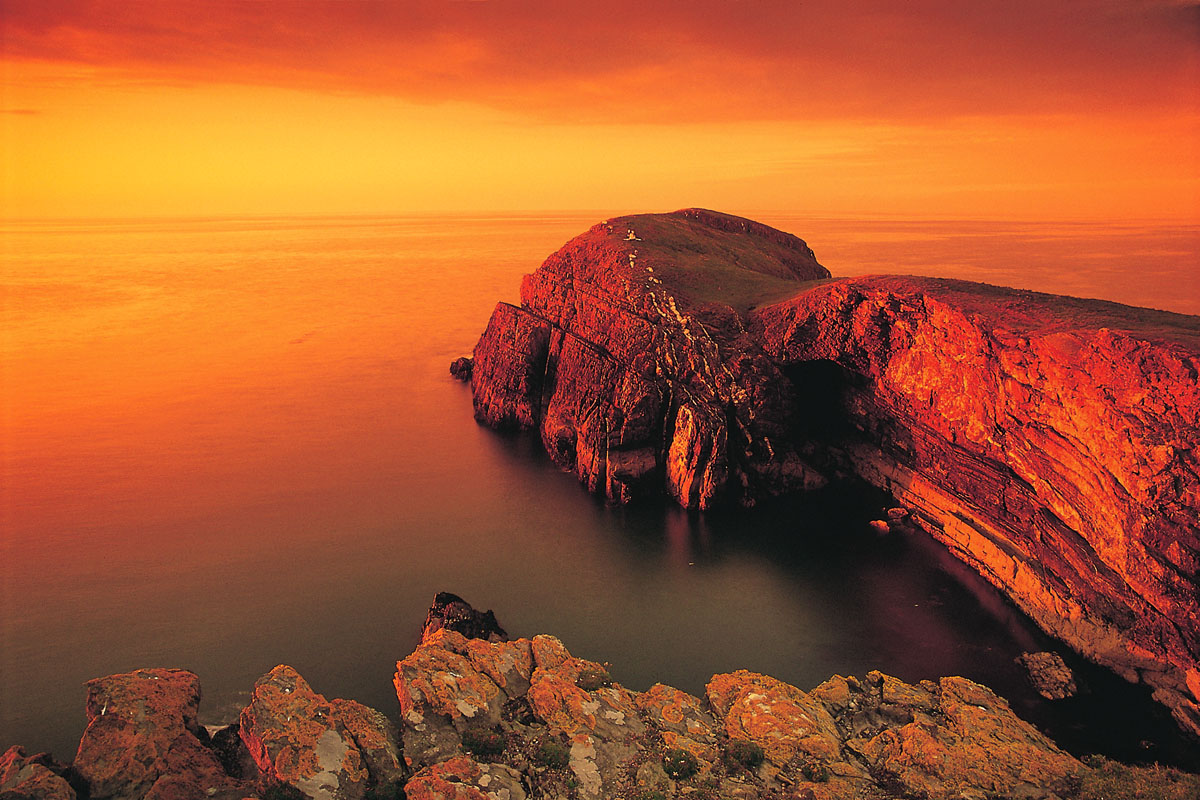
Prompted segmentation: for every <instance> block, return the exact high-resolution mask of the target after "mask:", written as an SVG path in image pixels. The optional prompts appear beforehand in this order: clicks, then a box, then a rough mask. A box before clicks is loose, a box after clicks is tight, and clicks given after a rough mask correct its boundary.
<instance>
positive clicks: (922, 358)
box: [471, 209, 1200, 735]
mask: <svg viewBox="0 0 1200 800" xmlns="http://www.w3.org/2000/svg"><path fill="white" fill-rule="evenodd" d="M827 277H828V272H827V271H826V270H825V269H824V268H823V267H821V266H820V265H819V264H817V262H816V260H815V258H814V257H813V255H812V251H811V250H810V249H809V248H808V247H807V245H805V244H804V243H803V242H801V241H800V240H799V239H796V238H795V237H791V236H789V235H788V234H784V233H782V232H779V231H774V230H773V229H770V228H767V227H766V226H763V225H761V224H759V223H754V222H751V221H749V220H741V219H739V218H736V217H730V216H728V215H723V214H716V213H714V212H708V211H701V210H694V209H693V210H687V211H681V212H676V213H673V214H663V215H639V216H631V217H622V218H618V219H614V220H609V221H607V222H605V223H602V224H600V225H597V226H595V227H593V228H592V229H591V230H589V231H587V232H586V233H584V234H582V235H581V236H579V237H577V238H576V239H574V240H572V241H571V242H569V243H568V244H567V245H566V246H564V247H563V248H562V249H561V250H559V251H558V252H557V253H555V254H553V255H552V256H550V258H548V259H547V260H546V262H545V263H544V264H543V265H542V267H541V268H539V269H538V270H537V271H536V272H534V273H533V274H532V275H528V276H526V278H525V280H524V281H523V283H522V287H521V306H520V307H516V306H511V305H507V304H500V305H499V306H497V308H496V311H495V312H494V314H493V316H492V318H491V320H490V321H489V323H488V326H487V329H486V331H485V332H484V334H483V336H482V337H481V338H480V340H479V343H478V344H477V345H476V347H475V352H474V365H473V366H474V370H473V375H472V378H471V381H472V389H473V395H474V404H475V413H476V418H477V419H479V420H480V421H481V422H484V423H486V424H488V425H491V426H494V427H516V428H524V429H533V430H536V431H537V432H538V434H539V435H540V437H541V439H542V441H543V443H544V445H545V448H546V450H547V452H548V453H549V454H550V455H551V457H552V458H553V459H554V460H555V461H557V462H558V463H559V464H560V465H562V466H563V467H564V468H565V469H568V470H571V471H573V472H574V473H575V474H576V475H578V477H579V478H580V480H581V481H582V482H583V483H584V485H585V486H587V487H588V489H590V490H592V491H595V492H598V493H601V494H603V495H604V496H606V497H607V498H609V499H610V500H612V501H614V502H626V501H629V500H631V499H633V498H635V497H637V496H638V495H640V494H649V493H657V492H664V491H665V492H666V493H667V494H669V495H670V496H672V497H673V498H674V499H675V500H676V501H677V502H679V503H680V504H682V505H685V506H689V507H695V508H700V509H705V508H709V507H712V506H713V505H716V504H718V503H721V502H727V503H742V504H746V505H749V504H753V503H754V501H755V500H756V499H758V498H761V497H764V496H769V495H773V494H779V493H782V492H790V491H795V490H803V489H809V488H813V487H817V486H820V485H821V484H823V483H824V482H825V481H827V480H829V479H831V478H836V477H837V476H839V475H844V474H847V473H853V474H857V475H858V476H860V477H862V478H865V479H866V480H868V481H869V482H871V483H874V484H875V485H877V486H880V487H882V488H884V489H886V490H888V491H890V492H892V493H893V494H894V495H895V496H896V497H897V498H898V499H899V500H900V502H901V503H902V504H903V505H905V506H907V507H908V508H910V509H912V515H911V519H912V521H914V522H916V523H917V524H919V525H921V526H922V527H923V528H925V529H926V530H928V531H929V532H930V533H932V534H933V535H934V536H935V537H936V538H938V539H939V540H940V541H942V542H943V543H944V544H945V545H946V546H947V547H948V548H949V549H950V550H951V551H952V552H953V553H954V554H955V555H956V556H958V557H959V558H960V559H962V560H963V561H965V562H966V563H968V564H970V565H971V566H973V567H974V568H975V569H977V570H978V571H979V572H980V573H981V574H982V575H984V576H985V577H986V578H987V579H988V580H989V581H991V582H992V583H993V584H995V585H996V586H998V587H999V588H1000V589H1002V590H1003V591H1004V592H1005V593H1006V594H1007V595H1008V596H1009V597H1011V598H1012V599H1013V600H1014V601H1015V602H1016V603H1017V604H1018V605H1019V606H1020V607H1021V608H1022V609H1024V610H1025V611H1026V612H1027V613H1028V614H1029V615H1030V616H1031V617H1032V618H1033V619H1034V620H1036V621H1037V622H1038V623H1039V624H1040V625H1041V626H1042V627H1043V628H1045V629H1046V630H1047V631H1049V632H1051V633H1052V634H1054V635H1056V636H1058V637H1059V638H1061V639H1062V640H1063V641H1065V642H1067V643H1068V644H1070V645H1071V646H1072V647H1074V648H1075V649H1076V650H1078V651H1079V652H1081V653H1083V654H1084V655H1086V656H1088V657H1090V658H1092V659H1093V660H1095V661H1097V662H1099V663H1102V664H1105V665H1107V666H1109V667H1112V668H1114V669H1116V670H1117V671H1118V672H1119V673H1120V674H1122V675H1124V676H1125V677H1126V678H1128V679H1129V680H1132V681H1144V682H1145V683H1147V684H1149V685H1150V686H1152V687H1154V689H1155V693H1156V697H1157V698H1158V699H1159V700H1160V701H1162V702H1163V703H1164V704H1166V705H1167V706H1169V707H1170V708H1171V709H1172V712H1173V713H1174V715H1175V717H1176V719H1177V720H1178V721H1179V723H1180V725H1181V726H1183V727H1184V728H1185V729H1187V730H1189V731H1191V732H1193V733H1195V734H1197V735H1200V599H1198V598H1200V577H1198V576H1200V380H1198V377H1197V376H1198V375H1200V319H1198V318H1196V317H1188V316H1184V315H1178V314H1169V313H1165V312H1155V311H1150V310H1147V309H1134V308H1130V307H1127V306H1121V305H1118V304H1114V303H1106V302H1101V301H1088V300H1078V299H1075V298H1066V297H1056V296H1050V295H1042V294H1037V293H1034V292H1026V291H1017V290H1009V289H1001V288H997V287H992V286H987V285H983V284H970V283H965V282H961V281H947V280H934V279H922V278H908V277H885V278H879V277H868V278H854V279H843V280H838V281H831V280H827Z"/></svg>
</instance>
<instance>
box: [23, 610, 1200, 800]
mask: <svg viewBox="0 0 1200 800" xmlns="http://www.w3.org/2000/svg"><path fill="white" fill-rule="evenodd" d="M395 683H396V689H397V698H398V699H399V701H400V704H401V709H402V710H403V711H404V717H403V725H402V728H403V737H404V741H405V746H406V747H407V746H408V742H409V741H410V738H411V735H412V734H414V732H419V731H421V730H424V731H425V733H423V734H421V735H420V736H417V737H416V739H415V740H417V741H419V740H421V736H424V737H425V738H424V741H425V742H426V743H429V742H432V741H433V739H434V738H435V737H434V734H433V733H431V731H437V732H438V733H437V735H438V736H441V737H442V738H441V739H440V741H439V742H437V746H436V747H424V748H419V747H418V748H414V749H413V750H412V751H411V752H410V753H409V754H407V755H406V759H407V760H410V761H411V763H412V765H413V767H414V770H413V771H412V772H411V773H410V772H409V771H408V770H406V769H405V768H404V766H403V765H402V762H401V760H400V756H399V749H398V735H397V731H396V729H395V728H394V727H393V726H392V725H391V723H390V722H388V721H387V719H386V718H384V717H383V715H382V714H380V713H379V712H377V711H374V710H372V709H369V708H367V707H365V706H362V705H361V704H359V703H355V702H353V701H349V700H331V701H327V700H326V699H325V698H324V697H322V696H321V695H319V694H316V693H315V692H313V691H312V689H311V688H310V687H309V686H308V684H306V683H305V682H304V680H303V679H302V678H301V677H300V676H299V675H298V674H296V672H295V671H294V670H292V669H291V668H290V667H286V666H279V667H276V668H275V669H274V670H272V671H271V672H270V673H268V674H267V675H265V676H263V678H261V679H260V680H259V681H258V682H257V683H256V685H255V689H254V693H253V697H252V700H251V703H250V705H249V706H247V708H246V709H245V710H244V712H243V714H242V717H241V721H240V723H239V724H238V725H236V726H226V727H224V728H222V729H219V730H217V731H215V733H214V734H213V737H214V739H216V740H217V741H218V742H220V744H219V749H220V751H221V752H222V753H225V754H226V756H227V760H231V761H237V760H238V759H239V758H240V757H241V756H240V753H241V752H242V750H241V749H240V748H238V747H236V746H235V745H234V744H233V743H232V742H231V741H230V739H231V737H232V736H234V735H240V737H241V738H242V739H243V740H244V741H245V744H246V748H247V750H248V751H249V752H250V753H252V754H253V755H254V757H255V758H256V760H257V765H258V768H260V769H261V771H262V780H260V781H255V782H254V783H250V782H235V781H233V780H232V779H231V778H228V777H227V776H225V777H224V778H223V780H224V781H226V782H227V783H225V784H223V785H217V784H206V783H204V781H203V780H202V778H203V777H204V774H205V770H203V769H200V768H198V767H197V764H200V763H204V764H207V767H206V769H207V770H208V774H211V771H212V770H213V769H214V768H215V767H214V765H215V764H216V763H217V758H216V756H215V755H213V753H212V752H209V751H208V750H207V748H205V747H204V746H203V745H202V744H199V742H200V739H199V738H197V736H198V732H199V731H200V730H201V729H200V728H199V726H198V725H197V724H196V720H195V716H196V709H197V705H198V702H199V684H198V681H197V680H196V678H195V676H194V675H191V674H190V673H185V672H182V671H180V670H142V671H140V672H137V673H131V674H129V675H122V676H111V677H109V678H104V679H100V680H97V681H93V682H92V683H91V684H90V685H89V686H90V688H91V690H92V691H90V692H89V716H91V717H92V724H91V725H90V726H89V731H88V735H86V736H85V740H84V742H83V743H82V744H81V747H80V752H81V754H82V755H83V756H84V757H83V758H81V759H80V760H79V762H78V764H77V767H78V766H82V767H83V768H84V769H86V770H87V772H88V774H89V775H90V776H91V778H90V780H92V784H91V792H92V793H91V794H90V796H91V797H93V798H97V800H99V799H100V798H105V797H131V798H132V797H143V796H144V797H148V798H151V799H152V800H191V798H196V799H197V800H199V798H207V797H216V798H219V800H241V798H251V799H253V798H266V797H271V796H278V795H279V788H280V787H278V786H276V785H275V784H276V783H277V782H280V781H282V782H283V783H285V784H290V786H291V787H295V788H296V789H299V790H300V791H301V792H303V794H305V795H306V796H308V797H312V798H315V799H319V800H338V799H341V798H352V799H354V800H357V799H358V798H364V800H365V798H367V797H400V796H407V797H408V798H409V799H410V800H421V799H422V798H424V799H427V800H433V799H434V798H440V799H441V800H445V799H446V798H457V799H458V800H523V799H524V798H526V797H529V798H576V800H579V799H580V798H583V799H585V800H601V798H621V797H625V798H636V797H647V796H657V795H656V793H661V794H662V795H664V796H671V797H697V798H701V797H714V796H719V797H723V798H731V799H732V798H737V799H738V800H766V799H767V798H776V799H778V798H782V797H790V798H816V799H817V800H852V799H854V800H857V799H858V798H878V799H879V800H882V798H889V797H921V798H925V800H961V799H962V798H988V797H994V798H997V800H999V798H1012V800H1016V799H1017V798H1024V800H1029V799H1030V798H1045V800H1052V798H1056V797H1059V798H1061V797H1075V796H1079V797H1095V798H1099V797H1104V798H1109V797H1112V798H1118V797H1143V796H1154V797H1163V798H1164V799H1165V800H1190V799H1191V798H1193V797H1198V796H1200V776H1195V775H1188V774H1186V773H1181V772H1179V771H1177V770H1169V769H1162V768H1157V767H1155V768H1136V767H1127V766H1123V765H1119V764H1115V763H1113V762H1109V761H1107V760H1104V759H1088V760H1087V763H1086V764H1085V763H1080V762H1079V761H1077V760H1075V759H1074V758H1073V757H1071V756H1070V755H1067V754H1066V753H1063V752H1062V751H1061V750H1059V749H1058V748H1057V747H1056V746H1055V745H1054V743H1053V742H1051V741H1050V740H1049V739H1047V738H1046V737H1045V736H1043V735H1042V734H1040V733H1038V731H1037V730H1035V729H1034V728H1033V727H1032V726H1030V725H1029V724H1027V723H1025V722H1023V721H1022V720H1020V719H1019V718H1017V717H1016V715H1015V714H1013V712H1012V710H1011V709H1010V708H1009V707H1008V704H1007V703H1006V702H1005V701H1004V700H1002V699H1000V698H998V697H996V696H995V695H994V694H993V693H992V692H991V691H990V690H989V689H987V688H986V687H983V686H980V685H978V684H975V683H973V682H971V681H969V680H966V679H964V678H955V677H950V678H942V679H941V680H940V681H936V682H934V681H921V682H920V683H919V684H908V683H905V682H903V681H900V680H898V679H896V678H893V677H890V676H888V675H884V674H883V673H879V672H871V673H869V674H868V675H867V676H866V677H865V678H863V679H861V680H860V679H858V678H854V677H841V676H835V677H833V678H831V679H829V680H828V681H826V682H825V683H823V684H821V685H820V686H817V687H816V688H814V689H812V690H811V691H808V692H804V691H801V690H800V689H798V688H796V687H794V686H790V685H788V684H786V683H783V682H781V681H778V680H776V679H774V678H770V677H768V676H765V675H760V674H757V673H753V672H748V671H745V670H739V671H737V672H733V673H727V674H722V675H716V676H714V677H713V678H712V680H711V681H710V682H709V684H708V686H707V688H706V697H705V700H701V699H699V698H696V697H693V696H691V695H689V694H687V693H685V692H681V691H679V690H677V689H674V688H672V687H670V686H664V685H662V684H656V685H655V686H653V687H651V688H650V689H649V690H647V691H645V692H634V691H630V690H628V689H626V688H624V687H622V686H621V685H620V684H618V683H616V682H614V681H613V680H612V678H611V675H609V672H608V668H607V666H606V665H602V664H598V663H596V662H593V661H588V660H586V659H580V658H576V657H574V656H572V655H571V653H570V652H568V651H567V649H566V648H565V647H564V646H563V644H562V642H560V641H559V640H558V639H556V638H554V637H552V636H537V637H534V638H533V639H518V640H515V641H509V642H488V641H485V640H482V639H467V638H466V637H464V636H463V635H462V634H459V633H457V632H454V631H451V630H447V629H442V630H438V631H435V632H434V633H432V634H431V635H430V636H428V637H427V638H426V640H425V641H423V642H422V643H421V645H420V646H419V647H418V648H417V650H416V651H414V653H413V654H412V655H410V656H409V657H408V658H406V659H404V660H403V661H401V662H399V663H398V664H397V672H396V677H395ZM93 703H99V705H98V706H97V705H92V704H93ZM110 717H112V718H113V719H115V720H116V722H113V721H112V720H108V718H110ZM97 719H100V720H108V721H106V722H103V723H101V725H97V724H96V720H97ZM118 734H119V735H118ZM181 737H185V738H183V739H182V740H181ZM118 743H120V744H123V745H125V746H126V747H127V750H126V752H124V753H123V754H122V755H121V757H116V756H115V755H114V754H113V747H114V746H115V745H116V744H118ZM101 745H104V747H101ZM194 747H199V748H200V750H201V751H203V752H204V753H205V754H206V756H205V757H206V758H207V759H209V760H208V761H203V759H200V757H198V756H197V755H196V751H195V750H194ZM468 751H469V752H468ZM688 754H690V755H688ZM102 756H103V757H102ZM764 756H765V758H766V760H765V761H764V760H763V757H764ZM198 759H200V760H198ZM693 759H694V760H693ZM689 761H690V764H689ZM683 766H688V768H687V769H683V768H682V767H683ZM59 771H61V770H59V769H58V768H57V767H56V765H54V764H53V763H52V762H50V761H49V759H48V757H46V756H31V757H27V756H25V754H24V752H23V751H22V750H21V749H20V748H16V747H14V748H12V749H10V750H9V751H8V752H7V753H5V754H4V756H3V757H0V800H26V799H27V798H29V797H33V798H38V799H39V800H40V799H41V798H51V799H52V800H70V798H73V797H74V796H75V795H74V793H73V792H72V791H71V787H70V786H68V785H67V783H66V782H65V781H63V780H62V778H61V777H59V776H58V775H57V774H56V772H59ZM81 775H82V773H81ZM101 778H103V780H101ZM105 781H107V783H106V782H105ZM114 787H115V788H114ZM293 790H294V789H292V788H289V789H288V790H287V791H293ZM81 796H87V795H81Z"/></svg>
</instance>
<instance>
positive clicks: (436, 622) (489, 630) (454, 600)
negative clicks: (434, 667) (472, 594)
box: [421, 592, 508, 642]
mask: <svg viewBox="0 0 1200 800" xmlns="http://www.w3.org/2000/svg"><path fill="white" fill-rule="evenodd" d="M443 628H445V629H446V630H451V631H454V632H456V633H461V634H462V635H463V636H465V637H467V638H468V639H486V640H487V641H490V642H505V641H508V634H507V633H505V632H504V628H501V627H500V623H499V622H498V621H496V615H495V614H494V613H492V611H491V610H490V609H489V610H488V611H478V610H476V609H475V608H474V607H472V606H471V604H470V603H468V602H467V601H466V600H463V599H462V598H461V597H459V596H458V595H456V594H451V593H450V592H438V593H437V594H436V595H435V596H434V598H433V605H431V606H430V607H429V613H427V614H426V615H425V625H424V626H423V627H422V629H421V637H422V638H425V637H427V636H429V635H431V634H432V633H434V632H435V631H440V630H442V629H443Z"/></svg>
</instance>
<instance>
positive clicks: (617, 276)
mask: <svg viewBox="0 0 1200 800" xmlns="http://www.w3.org/2000/svg"><path fill="white" fill-rule="evenodd" d="M828 275H829V272H828V271H827V270H826V269H825V268H824V267H822V266H821V265H820V264H818V263H817V261H816V259H815V258H814V257H813V254H812V250H810V249H809V248H808V246H807V245H806V244H805V243H804V242H803V241H801V240H800V239H797V238H796V237H794V236H791V235H789V234H786V233H783V232H781V231H777V230H774V229H773V228H768V227H767V226H765V225H761V224H759V223H756V222H751V221H749V220H744V219H741V218H738V217H731V216H728V215H725V214H717V213H715V212H711V211H701V210H695V209H692V210H687V211H680V212H676V213H674V214H646V215H639V216H630V217H621V218H618V219H613V220H609V221H607V222H604V223H601V224H600V225H596V226H595V227H593V228H592V229H591V230H589V231H587V232H586V233H584V234H583V235H581V236H578V237H576V238H575V239H573V240H572V241H571V242H570V243H568V244H567V245H566V246H565V247H563V248H562V249H561V250H559V251H558V252H557V253H555V254H554V255H552V256H550V258H548V259H547V260H546V262H545V263H544V264H543V265H542V267H541V268H540V269H539V270H538V271H537V272H535V273H533V274H532V275H528V276H526V278H525V280H524V282H523V283H522V285H521V307H520V308H516V307H514V306H510V305H508V304H505V303H501V304H500V305H498V306H497V308H496V311H495V313H494V314H493V316H492V320H491V322H490V323H489V324H488V329H487V331H486V332H485V333H484V335H483V337H482V338H481V339H480V341H479V344H478V345H476V347H475V353H474V374H473V377H472V388H473V391H474V397H475V414H476V417H477V418H478V419H479V420H480V421H482V422H485V423H487V424H489V425H492V426H494V427H516V428H522V429H535V430H537V431H538V432H539V433H540V435H541V438H542V441H543V442H544V444H545V447H546V451H547V452H548V453H549V454H550V456H551V457H552V458H553V459H554V460H555V461H556V462H557V463H558V464H560V465H561V466H562V467H563V468H564V469H568V470H571V471H573V472H575V473H576V474H577V475H578V476H579V479H580V480H581V481H582V482H583V483H584V484H585V485H586V486H587V487H588V488H589V489H590V490H591V491H594V492H599V493H602V494H604V495H605V496H606V497H608V498H610V499H612V500H614V501H617V502H625V501H628V500H630V499H633V498H634V497H636V496H638V495H639V494H644V493H648V492H660V491H663V490H665V491H667V492H669V493H670V494H671V495H672V496H673V497H675V498H676V499H677V500H678V501H679V502H680V503H682V504H684V505H687V506H691V507H696V508H709V507H710V506H712V505H714V504H715V503H717V502H718V501H719V500H721V499H728V500H734V501H737V500H741V501H744V502H750V501H752V500H753V498H754V497H756V496H761V495H763V494H770V493H776V492H779V491H782V490H786V489H794V488H800V487H803V486H806V485H811V484H813V483H815V482H818V481H820V478H819V476H817V475H816V473H814V472H813V471H812V470H810V469H808V468H807V466H806V465H805V464H804V463H803V462H802V461H801V460H800V459H799V458H798V457H797V455H796V453H795V452H794V450H793V449H792V448H791V446H790V445H789V444H788V442H787V439H786V436H785V435H784V434H785V430H784V428H783V427H782V422H783V418H784V415H783V413H782V410H783V406H784V404H785V402H786V397H785V393H784V391H783V386H784V382H783V381H781V380H780V378H781V376H780V373H779V370H778V369H777V368H776V367H775V365H774V364H773V363H772V362H771V360H770V359H769V358H766V357H765V356H764V355H763V354H762V353H761V352H760V351H759V350H758V349H757V348H755V347H754V346H753V344H752V343H751V341H750V340H749V339H748V338H747V335H746V330H745V327H744V318H743V315H742V314H743V312H744V311H745V310H746V308H747V306H748V305H750V304H752V303H755V302H759V301H760V299H761V298H764V297H766V298H777V299H781V298H783V297H787V296H789V295H791V294H794V293H795V292H796V291H797V290H798V289H799V288H800V286H801V285H802V284H801V282H802V281H806V280H815V279H821V278H827V277H828Z"/></svg>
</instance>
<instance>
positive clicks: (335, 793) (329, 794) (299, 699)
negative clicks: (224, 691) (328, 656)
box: [240, 665, 405, 800]
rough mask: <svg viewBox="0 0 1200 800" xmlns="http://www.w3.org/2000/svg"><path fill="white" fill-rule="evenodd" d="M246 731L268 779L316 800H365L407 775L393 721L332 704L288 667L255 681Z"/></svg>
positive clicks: (351, 705)
mask: <svg viewBox="0 0 1200 800" xmlns="http://www.w3.org/2000/svg"><path fill="white" fill-rule="evenodd" d="M240 731H241V738H242V741H243V742H245V744H246V747H247V749H248V750H249V752H250V755H251V756H252V757H253V758H254V761H255V763H256V764H257V765H258V768H259V769H260V770H261V771H262V773H263V774H264V775H267V776H269V777H270V778H273V779H275V780H277V781H279V782H281V783H286V784H289V785H291V786H294V787H296V788H297V789H299V790H300V791H301V792H303V793H304V794H305V795H307V796H308V797H311V798H313V800H359V799H360V798H362V797H364V796H365V795H366V793H367V790H368V789H370V788H371V787H375V786H380V785H382V786H390V785H397V784H399V783H400V782H401V781H402V779H403V778H404V775H405V768H404V765H403V761H402V760H401V755H400V736H399V732H398V731H397V730H396V728H395V726H394V725H393V724H392V723H391V722H390V721H389V720H388V719H387V717H385V716H384V715H383V714H381V713H379V712H378V711H375V710H374V709H371V708H368V707H366V706H364V705H362V704H360V703H356V702H354V701H353V700H332V701H331V700H326V699H325V698H324V696H322V695H320V694H317V693H316V692H314V691H313V690H312V687H310V686H309V685H308V683H307V682H306V681H305V680H304V679H303V678H302V677H300V674H299V673H297V672H296V671H295V670H294V669H292V668H291V667H289V666H286V665H280V666H278V667H275V668H274V669H273V670H271V671H270V672H269V673H267V674H266V675H264V676H263V677H261V678H259V679H258V681H257V682H256V683H255V684H254V694H253V695H252V698H251V701H250V705H248V706H247V707H246V708H245V710H243V711H242V715H241V720H240Z"/></svg>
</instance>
